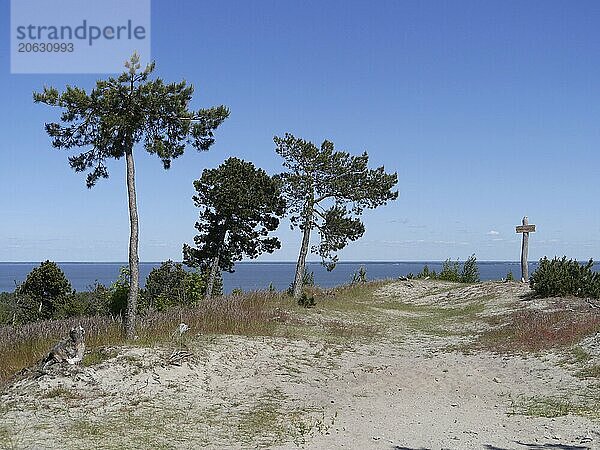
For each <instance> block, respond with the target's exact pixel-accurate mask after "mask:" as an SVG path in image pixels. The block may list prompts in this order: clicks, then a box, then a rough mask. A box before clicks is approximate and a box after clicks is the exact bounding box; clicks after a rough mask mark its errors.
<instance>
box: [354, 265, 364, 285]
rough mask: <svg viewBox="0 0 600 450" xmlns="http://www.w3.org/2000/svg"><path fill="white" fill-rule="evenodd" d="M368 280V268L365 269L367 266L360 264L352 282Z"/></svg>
mask: <svg viewBox="0 0 600 450" xmlns="http://www.w3.org/2000/svg"><path fill="white" fill-rule="evenodd" d="M366 282H367V269H365V266H360V267H359V269H358V272H354V274H353V275H352V281H351V284H357V283H366Z"/></svg>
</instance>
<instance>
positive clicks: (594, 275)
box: [529, 256, 600, 298]
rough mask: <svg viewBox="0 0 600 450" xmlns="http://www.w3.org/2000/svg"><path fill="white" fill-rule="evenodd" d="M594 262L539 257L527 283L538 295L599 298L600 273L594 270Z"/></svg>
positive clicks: (564, 257)
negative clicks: (536, 266)
mask: <svg viewBox="0 0 600 450" xmlns="http://www.w3.org/2000/svg"><path fill="white" fill-rule="evenodd" d="M593 265H594V262H593V261H592V260H591V259H590V260H589V261H588V262H587V263H586V264H580V263H579V262H578V261H576V260H571V259H569V260H567V257H566V256H563V257H562V258H560V259H559V258H553V259H552V260H549V259H548V258H547V257H544V258H542V259H540V263H539V265H538V268H537V270H536V271H535V272H534V273H533V274H532V275H531V278H530V280H529V285H530V287H531V289H532V290H533V291H534V292H535V294H536V295H538V296H539V297H563V296H569V295H572V296H576V297H591V298H600V274H599V273H598V272H594V271H593V270H592V267H593Z"/></svg>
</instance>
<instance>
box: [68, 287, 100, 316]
mask: <svg viewBox="0 0 600 450" xmlns="http://www.w3.org/2000/svg"><path fill="white" fill-rule="evenodd" d="M109 301H110V289H108V288H107V287H106V286H104V285H103V284H101V283H98V282H97V281H96V282H95V283H94V284H92V285H91V286H89V287H88V290H87V291H82V292H75V293H74V294H73V303H72V305H73V306H72V310H71V312H70V313H69V315H68V317H73V316H101V315H106V314H107V313H108V311H109V307H108V305H109Z"/></svg>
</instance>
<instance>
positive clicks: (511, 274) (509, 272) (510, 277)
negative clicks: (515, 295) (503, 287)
mask: <svg viewBox="0 0 600 450" xmlns="http://www.w3.org/2000/svg"><path fill="white" fill-rule="evenodd" d="M504 281H515V277H514V275H513V273H512V270H509V271H508V273H507V274H506V278H505V279H504Z"/></svg>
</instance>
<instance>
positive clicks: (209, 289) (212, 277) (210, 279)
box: [204, 253, 219, 300]
mask: <svg viewBox="0 0 600 450" xmlns="http://www.w3.org/2000/svg"><path fill="white" fill-rule="evenodd" d="M218 270H219V254H218V253H217V256H215V257H214V259H213V261H212V264H211V266H210V275H209V276H208V285H207V286H206V294H205V295H204V298H206V299H207V300H209V299H210V298H211V297H212V292H213V287H214V285H215V280H216V279H217V271H218Z"/></svg>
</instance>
